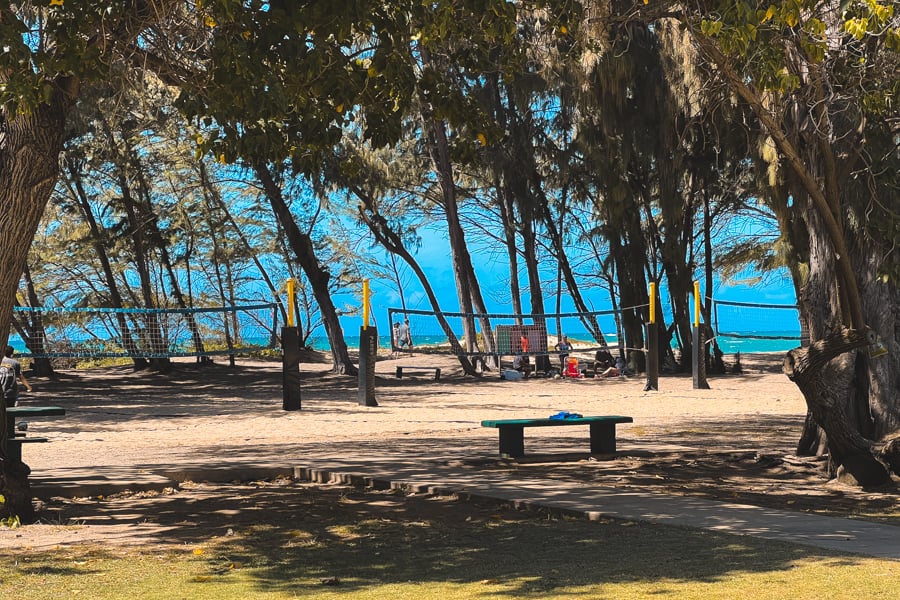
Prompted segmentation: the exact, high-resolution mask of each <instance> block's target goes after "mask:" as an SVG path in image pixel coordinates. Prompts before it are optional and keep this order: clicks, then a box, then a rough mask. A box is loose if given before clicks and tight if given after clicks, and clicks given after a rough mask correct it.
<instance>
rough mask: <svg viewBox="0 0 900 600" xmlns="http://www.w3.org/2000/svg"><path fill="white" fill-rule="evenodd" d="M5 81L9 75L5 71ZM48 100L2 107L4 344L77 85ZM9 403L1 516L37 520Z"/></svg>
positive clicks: (0, 457) (0, 429)
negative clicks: (13, 441)
mask: <svg viewBox="0 0 900 600" xmlns="http://www.w3.org/2000/svg"><path fill="white" fill-rule="evenodd" d="M0 82H2V83H5V75H2V74H0ZM50 85H52V86H53V87H52V88H51V90H52V91H51V98H50V100H49V103H48V104H40V105H38V106H36V107H34V109H33V110H32V111H30V112H21V113H15V114H9V113H7V112H6V111H5V110H0V182H2V184H0V206H3V207H4V208H3V210H2V211H0V264H2V265H4V267H3V268H2V269H0V324H2V326H0V347H5V346H6V343H7V340H8V337H9V324H10V322H11V320H12V310H13V306H14V305H15V301H16V290H17V289H18V284H19V278H20V277H21V275H22V270H23V269H24V267H25V260H26V257H27V256H28V250H29V247H30V246H31V241H32V240H33V239H34V234H35V232H36V231H37V227H38V223H39V222H40V219H41V215H42V214H43V213H44V207H45V206H46V205H47V200H48V199H49V198H50V194H51V193H52V192H53V188H54V186H55V185H56V181H57V178H58V176H59V154H60V152H61V151H62V149H63V136H64V133H65V124H66V114H67V113H68V111H69V110H70V109H71V108H72V106H73V105H74V102H75V98H76V96H77V93H78V85H77V83H76V82H73V81H71V80H68V79H65V78H63V79H61V80H60V81H57V82H55V83H51V84H50ZM6 419H7V416H6V405H5V402H3V401H0V495H3V496H4V497H5V499H6V502H5V503H4V504H2V505H0V518H3V517H8V516H11V515H17V516H18V517H19V518H20V519H21V520H22V521H23V522H30V521H32V520H34V507H33V506H32V504H31V491H30V486H29V484H28V473H29V469H28V467H27V466H26V465H24V464H22V463H21V462H17V461H13V460H11V459H10V458H9V455H8V454H7V452H6V448H7V423H6Z"/></svg>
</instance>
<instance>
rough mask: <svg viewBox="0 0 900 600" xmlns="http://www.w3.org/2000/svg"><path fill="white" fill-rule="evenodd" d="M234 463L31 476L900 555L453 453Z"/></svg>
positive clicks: (883, 544) (747, 509) (757, 517)
mask: <svg viewBox="0 0 900 600" xmlns="http://www.w3.org/2000/svg"><path fill="white" fill-rule="evenodd" d="M269 460H270V462H268V463H267V464H263V463H248V462H233V463H228V464H221V465H213V466H210V465H194V466H190V465H179V466H178V467H177V468H171V467H168V468H167V467H166V466H164V465H156V466H150V465H148V466H144V467H137V468H135V467H119V468H105V469H104V468H102V467H99V468H97V469H93V470H91V471H90V472H72V471H66V472H54V471H50V472H47V471H43V472H41V473H40V474H39V475H37V474H36V475H37V477H35V478H34V479H33V480H32V485H33V488H34V492H35V494H36V495H38V496H42V497H50V496H57V495H61V496H66V497H77V496H96V495H100V494H104V495H107V494H110V493H113V492H115V491H122V490H125V489H131V490H132V491H137V490H140V489H161V488H163V487H167V486H173V485H175V484H176V483H177V482H180V481H186V480H192V481H219V482H221V481H232V480H237V479H240V480H248V479H254V478H265V477H272V476H275V475H278V474H288V475H291V476H293V477H295V478H297V479H302V480H309V481H316V482H322V483H329V482H344V483H365V484H368V485H374V486H378V487H407V488H411V489H414V490H420V491H433V492H440V493H451V492H452V493H458V494H462V495H470V496H474V497H481V498H488V499H494V500H501V501H508V502H511V503H514V504H516V505H518V506H522V507H546V508H550V509H554V510H559V511H565V512H567V513H569V514H577V515H583V516H585V517H587V518H590V519H599V518H601V517H613V518H617V519H629V520H639V521H647V522H651V523H657V524H661V525H675V526H682V527H693V528H699V529H707V530H711V531H717V532H725V533H731V534H736V535H749V536H755V537H760V538H765V539H770V540H778V541H782V542H790V543H796V544H803V545H807V546H813V547H817V548H824V549H828V550H834V551H838V552H846V553H852V554H861V555H867V556H873V557H878V558H886V559H894V560H898V559H900V528H898V527H894V526H891V525H880V524H876V523H872V522H866V521H859V520H852V519H843V518H835V517H825V516H818V515H811V514H807V513H800V512H791V511H784V510H774V509H769V508H760V507H755V506H747V505H741V504H732V503H725V502H716V501H711V500H704V499H701V498H692V497H683V496H664V495H658V494H647V493H636V492H632V491H623V490H619V489H611V488H585V487H584V484H583V483H581V482H577V481H572V482H566V481H565V480H560V479H554V480H553V481H552V482H548V481H546V480H541V479H536V478H529V477H522V476H517V475H516V474H514V473H510V472H506V471H493V470H486V469H480V468H478V467H477V466H471V465H465V464H464V463H460V462H459V461H455V460H453V459H449V460H448V459H443V460H429V461H426V460H422V459H419V458H414V457H410V456H409V455H406V454H397V455H393V456H390V455H379V456H377V457H371V458H357V459H340V458H333V457H325V456H319V457H304V458H303V459H301V460H298V461H293V464H292V461H291V459H290V458H287V457H285V459H284V461H283V462H282V464H278V463H277V462H275V461H271V458H270V459H269Z"/></svg>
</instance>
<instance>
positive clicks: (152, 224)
mask: <svg viewBox="0 0 900 600" xmlns="http://www.w3.org/2000/svg"><path fill="white" fill-rule="evenodd" d="M127 152H128V154H127V158H128V161H129V163H130V165H131V168H132V170H133V172H134V175H135V177H136V178H137V182H138V197H139V198H140V200H139V207H140V211H139V213H140V214H141V216H142V218H143V219H144V222H145V223H146V227H147V232H148V234H149V236H148V237H149V238H150V242H151V243H152V244H153V246H154V247H155V248H156V250H157V252H158V253H159V260H160V263H161V264H160V267H161V268H162V269H163V270H164V271H165V274H166V277H167V279H168V280H169V293H168V295H171V296H173V297H174V298H175V305H176V306H177V307H178V308H181V309H187V308H188V304H189V303H188V302H187V300H185V297H184V294H183V293H182V292H181V284H179V283H178V276H177V274H176V273H175V266H174V265H173V264H172V259H171V257H170V255H169V244H168V242H167V241H166V238H165V237H163V235H162V232H161V231H160V230H159V217H158V216H157V214H156V211H155V210H154V209H153V201H152V198H151V194H150V185H149V184H148V183H147V178H146V177H145V173H144V166H143V163H142V162H141V159H140V157H139V156H138V155H137V152H136V151H135V149H134V147H132V146H130V145H129V147H128V151H127ZM223 303H224V299H223ZM184 317H185V321H186V322H187V326H188V331H190V332H191V339H192V340H193V342H194V350H195V351H196V352H198V353H203V352H204V347H203V337H202V336H201V335H200V328H199V327H198V326H197V320H196V319H195V318H194V315H193V314H192V313H189V312H188V313H185V315H184ZM167 362H168V359H167Z"/></svg>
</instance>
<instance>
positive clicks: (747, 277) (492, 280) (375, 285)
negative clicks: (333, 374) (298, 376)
mask: <svg viewBox="0 0 900 600" xmlns="http://www.w3.org/2000/svg"><path fill="white" fill-rule="evenodd" d="M449 253H450V251H449V245H448V242H447V241H446V236H445V235H444V234H442V233H441V232H431V233H428V234H425V237H424V239H423V244H422V247H421V249H420V251H419V252H418V254H417V255H416V258H417V259H418V260H419V262H420V264H421V265H422V267H423V269H424V270H425V272H426V274H427V276H428V279H429V281H430V282H431V284H432V286H433V287H434V289H435V291H436V293H437V295H438V298H439V299H440V302H441V306H442V308H444V309H445V310H447V311H448V312H455V311H457V310H458V306H459V304H458V302H457V299H456V286H455V283H454V279H453V272H452V270H451V266H450V256H449ZM493 260H494V262H492V260H491V259H488V258H486V257H485V256H483V255H482V256H479V255H478V254H477V252H476V251H474V250H473V252H472V261H473V263H474V264H475V270H476V273H477V275H478V278H479V281H480V282H481V285H482V294H483V295H484V298H485V303H486V304H487V306H488V310H489V311H490V312H496V313H509V312H511V307H510V305H509V304H508V303H503V304H501V303H498V302H497V301H496V300H495V298H496V297H497V296H498V295H508V289H509V283H508V277H507V266H506V264H497V263H496V258H494V259H493ZM499 260H500V261H502V260H503V257H502V256H501V257H499ZM754 276H755V274H754V273H752V272H748V273H745V274H743V276H742V277H741V278H738V279H737V281H735V282H732V283H728V284H726V283H723V282H721V281H720V282H717V283H716V286H715V288H714V290H713V295H714V297H715V298H716V299H718V300H729V301H733V302H751V303H760V304H794V303H795V302H796V298H795V295H794V289H793V285H792V283H791V280H790V277H789V275H788V274H787V272H786V271H783V272H776V273H770V274H767V275H766V276H765V277H764V278H763V280H762V282H761V283H759V284H758V285H748V284H746V283H741V281H751V280H753V279H754ZM410 281H411V284H410V286H409V287H408V288H407V290H406V300H407V307H408V308H413V309H419V310H431V306H430V305H429V303H428V299H427V297H426V296H425V294H424V292H422V291H421V288H420V286H419V285H418V282H417V281H415V280H414V278H413V277H412V276H410ZM520 281H521V283H522V286H523V288H524V287H525V286H526V280H525V278H524V277H520ZM370 289H371V293H372V300H371V304H372V311H373V313H374V320H375V324H377V325H378V326H379V329H384V328H385V327H386V326H387V310H388V308H389V307H390V308H398V307H400V298H399V295H398V294H397V291H396V288H395V287H394V285H393V284H392V283H390V282H380V281H375V280H373V281H370ZM587 294H588V296H589V300H590V301H591V302H592V304H593V306H594V307H595V310H608V309H609V308H610V302H609V295H608V292H606V291H605V290H591V291H589V292H587ZM701 294H703V295H706V291H705V290H704V289H703V288H702V280H701ZM360 296H361V294H360V295H356V296H355V297H349V296H345V297H342V299H341V300H342V302H343V303H346V304H348V305H353V306H359V304H360V302H361V298H360ZM523 302H524V303H525V304H526V305H527V298H526V299H523ZM545 303H546V310H547V312H554V306H555V296H548V297H545ZM562 310H563V312H566V311H570V310H573V309H572V305H571V301H570V300H569V299H568V298H567V297H565V296H564V300H563V308H562ZM341 323H342V325H343V327H344V331H345V333H346V335H356V334H357V333H358V331H359V328H360V326H361V325H362V320H361V318H360V317H358V316H346V317H342V319H341Z"/></svg>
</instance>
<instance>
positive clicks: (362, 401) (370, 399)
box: [358, 327, 378, 406]
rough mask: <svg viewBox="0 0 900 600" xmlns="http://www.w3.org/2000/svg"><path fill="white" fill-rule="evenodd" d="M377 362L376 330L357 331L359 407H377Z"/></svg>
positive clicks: (371, 328) (364, 329)
mask: <svg viewBox="0 0 900 600" xmlns="http://www.w3.org/2000/svg"><path fill="white" fill-rule="evenodd" d="M377 360H378V330H377V329H376V328H375V327H366V328H363V327H360V329H359V402H358V404H359V405H360V406H378V402H376V401H375V362H376V361H377Z"/></svg>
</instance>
